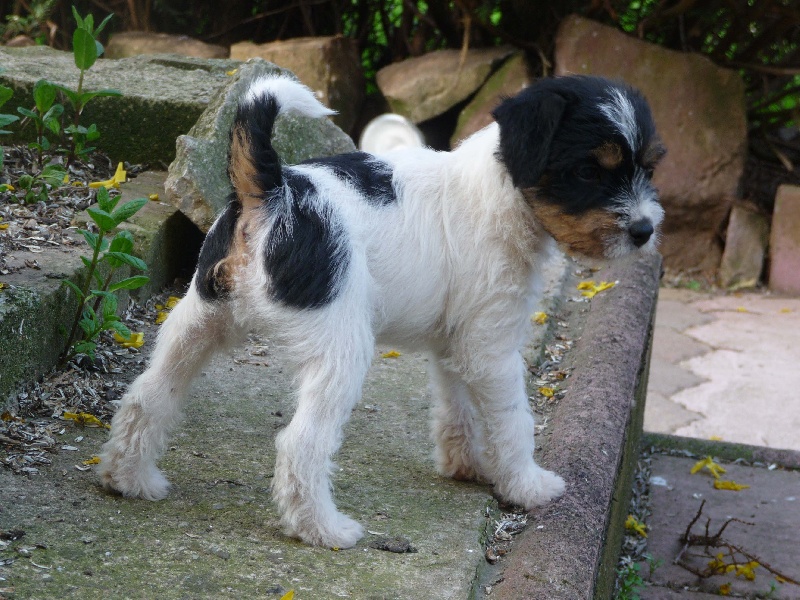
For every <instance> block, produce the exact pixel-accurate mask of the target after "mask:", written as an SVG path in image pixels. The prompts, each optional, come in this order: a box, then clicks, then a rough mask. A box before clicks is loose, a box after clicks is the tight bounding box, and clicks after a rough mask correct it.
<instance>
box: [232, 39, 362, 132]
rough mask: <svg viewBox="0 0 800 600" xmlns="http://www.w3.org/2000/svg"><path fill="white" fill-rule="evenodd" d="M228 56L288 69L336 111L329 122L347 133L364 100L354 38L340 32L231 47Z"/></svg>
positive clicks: (247, 43)
mask: <svg viewBox="0 0 800 600" xmlns="http://www.w3.org/2000/svg"><path fill="white" fill-rule="evenodd" d="M231 58H233V59H236V60H242V61H244V60H248V59H251V58H263V59H264V60H267V61H269V62H271V63H275V64H276V65H278V66H279V67H283V68H285V69H288V70H290V71H291V72H292V73H294V74H295V75H297V78H298V79H299V80H300V81H302V82H303V83H304V84H306V85H307V86H308V87H310V88H311V89H312V90H314V91H315V92H316V93H317V95H318V97H319V99H320V101H321V102H322V103H323V104H325V105H326V106H329V107H330V108H332V109H334V110H335V111H337V112H338V114H337V115H335V116H334V117H333V122H334V123H336V124H337V125H338V126H339V127H341V128H342V129H343V130H344V131H346V132H350V131H351V130H352V128H353V125H355V123H356V120H357V119H358V116H359V113H360V110H361V105H362V104H363V102H364V74H363V71H362V69H361V59H360V57H359V55H358V49H357V47H356V44H355V41H354V40H351V39H349V38H346V37H343V36H341V35H337V36H329V37H306V38H294V39H291V40H286V41H280V42H271V43H269V44H254V43H252V42H239V43H238V44H234V45H233V46H231Z"/></svg>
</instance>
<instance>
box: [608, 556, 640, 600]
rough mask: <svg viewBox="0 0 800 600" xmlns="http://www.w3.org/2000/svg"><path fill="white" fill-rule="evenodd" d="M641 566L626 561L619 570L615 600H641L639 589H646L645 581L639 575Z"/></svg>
mask: <svg viewBox="0 0 800 600" xmlns="http://www.w3.org/2000/svg"><path fill="white" fill-rule="evenodd" d="M639 569H640V566H639V564H637V563H635V562H633V561H632V560H624V561H623V564H622V566H620V568H619V569H618V570H617V589H616V591H615V593H614V600H639V589H640V588H642V587H644V579H642V576H641V575H640V574H639Z"/></svg>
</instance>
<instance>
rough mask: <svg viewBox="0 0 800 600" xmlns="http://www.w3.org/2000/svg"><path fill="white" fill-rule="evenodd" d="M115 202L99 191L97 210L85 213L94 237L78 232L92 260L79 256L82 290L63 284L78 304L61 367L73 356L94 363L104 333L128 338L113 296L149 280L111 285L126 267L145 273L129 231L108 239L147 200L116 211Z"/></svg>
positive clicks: (133, 279)
mask: <svg viewBox="0 0 800 600" xmlns="http://www.w3.org/2000/svg"><path fill="white" fill-rule="evenodd" d="M118 202H119V196H115V197H114V198H112V197H111V196H110V195H109V193H108V190H107V189H105V188H103V187H101V188H98V190H97V207H90V208H88V209H87V211H86V212H87V213H89V216H90V217H91V219H92V221H94V223H95V225H96V226H97V233H93V232H91V231H88V230H85V229H79V230H78V231H79V232H80V233H81V234H82V235H83V237H84V239H85V240H86V242H87V243H88V244H89V247H90V248H91V249H92V257H91V258H88V257H86V256H81V260H82V261H83V264H84V265H85V266H86V270H87V272H86V278H85V280H84V282H83V285H82V286H80V287H79V286H77V285H76V284H74V283H73V282H71V281H69V280H68V279H64V280H63V283H64V284H65V285H66V286H67V287H69V288H70V289H71V290H72V291H73V292H74V293H75V295H76V296H77V298H78V302H79V304H78V308H77V310H76V312H75V318H74V319H73V323H72V329H71V330H70V333H69V336H68V337H67V343H66V347H65V350H64V354H63V358H62V361H61V362H62V365H63V364H64V363H66V361H68V360H69V359H70V358H72V357H73V356H75V355H76V354H86V355H88V356H89V357H90V358H91V359H92V360H94V351H95V349H96V348H97V343H96V342H95V340H96V339H97V336H99V335H100V333H101V332H103V331H106V330H112V331H115V332H116V333H118V334H119V335H120V336H122V337H123V338H130V337H131V331H130V329H128V327H126V326H125V324H124V323H123V322H122V321H121V320H120V318H119V317H118V316H117V305H118V299H117V296H116V295H115V292H117V291H119V290H134V289H137V288H140V287H142V286H143V285H145V284H146V283H147V282H148V281H149V278H148V277H147V276H145V275H134V276H132V277H127V278H125V279H122V280H121V281H118V282H116V283H112V281H113V278H114V275H115V273H116V272H117V270H118V269H120V268H121V267H124V266H129V267H131V268H132V269H134V270H137V271H146V270H147V265H146V264H145V262H144V261H143V260H141V259H139V258H137V257H135V256H133V255H132V254H131V251H132V250H133V236H132V235H131V233H130V232H129V231H125V230H122V231H119V232H117V234H116V235H114V237H113V238H112V239H111V240H110V241H109V239H108V236H109V234H110V233H111V231H113V230H114V229H116V228H117V226H119V225H120V224H121V223H123V222H124V221H127V220H128V219H129V218H131V217H132V216H133V215H134V214H136V213H137V212H138V211H139V209H140V208H142V207H143V206H144V205H145V204H146V203H147V198H138V199H136V200H131V201H130V202H127V203H125V204H123V205H122V206H120V207H119V208H117V203H118ZM101 262H105V264H106V265H107V267H108V270H107V274H106V276H105V278H104V277H103V276H102V275H101V274H100V271H99V268H98V267H99V266H100V263H101ZM92 288H94V289H92ZM79 329H80V333H81V335H80V337H79V336H78V333H79V331H78V330H79Z"/></svg>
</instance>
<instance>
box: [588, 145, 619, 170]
mask: <svg viewBox="0 0 800 600" xmlns="http://www.w3.org/2000/svg"><path fill="white" fill-rule="evenodd" d="M592 154H593V155H594V157H595V158H597V162H598V163H600V166H601V167H603V168H604V169H608V170H609V171H611V170H613V169H616V168H617V167H618V166H620V165H621V164H622V148H620V146H619V144H615V143H614V142H606V143H604V144H603V145H602V146H600V147H599V148H595V149H594V150H592Z"/></svg>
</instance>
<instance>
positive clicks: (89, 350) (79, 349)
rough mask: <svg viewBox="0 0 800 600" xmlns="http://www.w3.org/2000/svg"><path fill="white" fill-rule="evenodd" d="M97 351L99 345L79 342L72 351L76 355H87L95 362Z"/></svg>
mask: <svg viewBox="0 0 800 600" xmlns="http://www.w3.org/2000/svg"><path fill="white" fill-rule="evenodd" d="M96 349H97V344H95V343H94V342H89V341H85V342H78V343H77V344H75V345H74V346H73V347H72V351H73V352H74V353H75V354H85V355H86V356H88V357H89V358H91V359H92V360H94V351H95V350H96Z"/></svg>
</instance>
